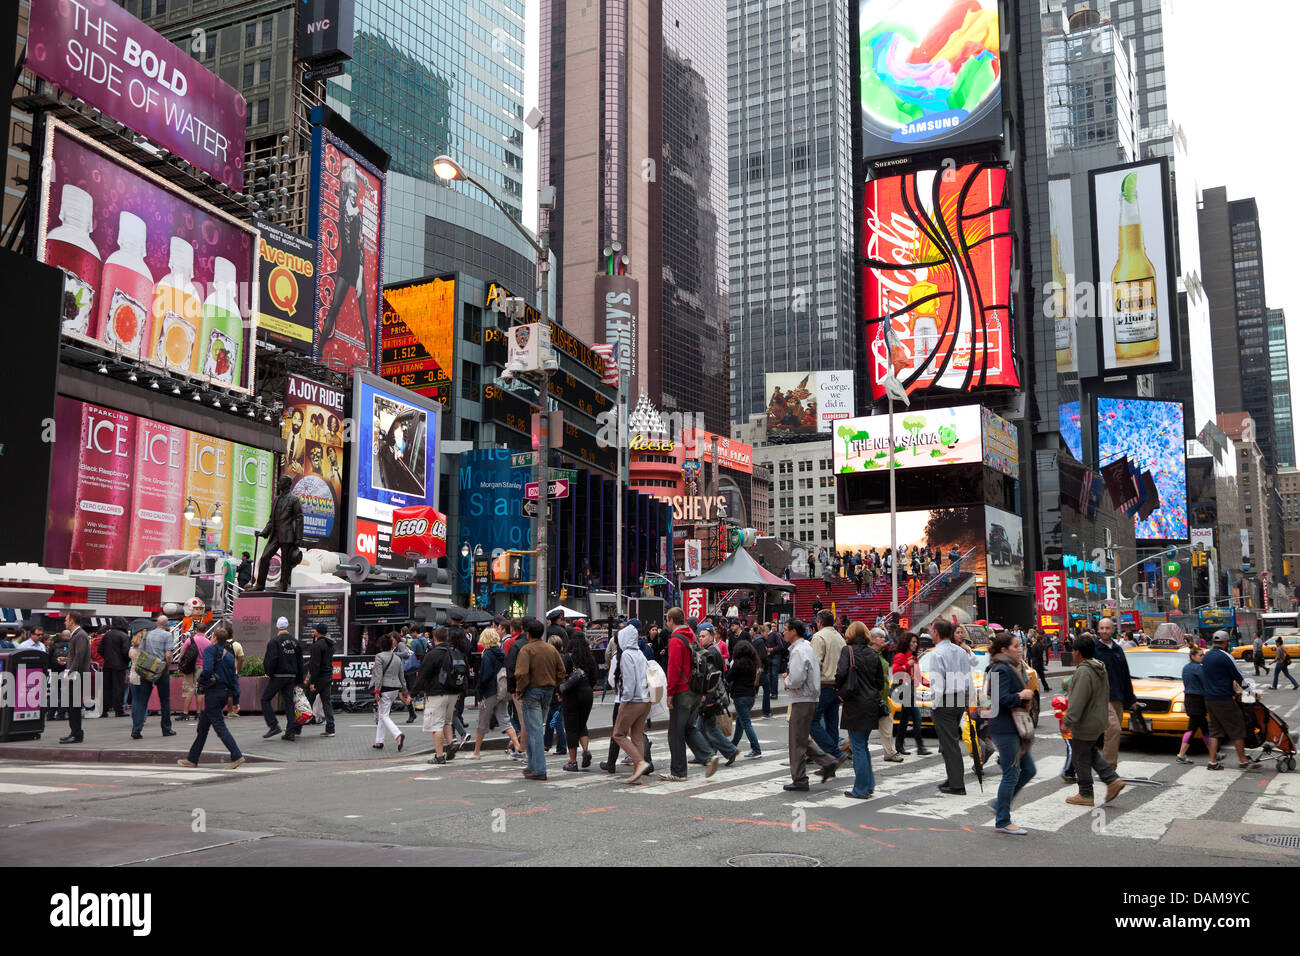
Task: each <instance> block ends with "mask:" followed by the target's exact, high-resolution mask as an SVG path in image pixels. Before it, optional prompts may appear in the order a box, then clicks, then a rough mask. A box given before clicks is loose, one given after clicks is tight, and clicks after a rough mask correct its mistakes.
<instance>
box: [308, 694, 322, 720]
mask: <svg viewBox="0 0 1300 956" xmlns="http://www.w3.org/2000/svg"><path fill="white" fill-rule="evenodd" d="M311 715H312V716H313V717H315V718H316V719H317V720H324V719H325V695H324V694H317V695H316V701H315V703H313V704H312V705H311Z"/></svg>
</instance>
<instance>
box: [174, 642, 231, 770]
mask: <svg viewBox="0 0 1300 956" xmlns="http://www.w3.org/2000/svg"><path fill="white" fill-rule="evenodd" d="M195 685H196V687H197V689H198V690H199V691H200V694H199V699H200V700H202V701H203V712H202V713H200V714H199V726H198V731H197V733H195V735H194V743H193V744H191V745H190V752H189V754H187V755H186V756H185V757H183V758H182V759H180V760H178V761H176V762H177V763H178V764H180V765H181V766H182V767H197V766H198V765H199V756H200V755H201V754H202V753H203V745H204V744H205V743H207V742H208V728H209V727H211V728H212V729H213V730H214V731H216V734H217V738H218V739H219V740H220V741H221V742H222V743H223V744H225V745H226V749H227V750H228V751H230V763H228V764H226V769H227V770H235V769H237V768H238V767H239V766H240V765H241V764H242V763H243V762H244V755H243V754H242V753H240V752H239V744H237V743H235V738H234V736H233V735H231V733H230V728H228V727H227V726H226V718H225V717H224V716H222V711H223V710H224V709H225V707H226V700H227V699H229V700H231V701H233V702H234V703H236V704H238V703H239V675H238V674H236V673H235V655H234V653H233V652H232V651H231V650H230V632H229V631H228V630H226V629H225V628H224V627H219V628H217V629H216V630H215V631H213V632H212V642H211V643H210V644H209V645H208V646H207V647H206V648H204V651H203V667H202V668H201V669H200V673H199V676H198V679H197V681H196V682H195Z"/></svg>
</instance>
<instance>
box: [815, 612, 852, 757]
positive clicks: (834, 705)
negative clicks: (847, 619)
mask: <svg viewBox="0 0 1300 956" xmlns="http://www.w3.org/2000/svg"><path fill="white" fill-rule="evenodd" d="M817 627H818V628H819V630H818V631H817V633H815V634H814V635H813V636H812V640H811V641H809V644H810V645H811V646H812V652H813V656H814V657H816V658H817V667H818V670H819V672H820V675H821V676H820V679H821V694H820V696H819V697H818V698H817V708H816V710H814V712H813V718H812V739H813V740H815V741H817V746H818V747H820V748H821V749H822V750H823V751H825V752H826V753H828V754H835V755H838V754H839V752H840V698H839V695H838V694H837V693H836V692H835V669H836V668H837V667H839V663H840V652H841V651H843V650H844V637H843V635H841V634H840V632H839V631H837V630H835V615H834V613H833V612H831V611H821V612H820V613H819V614H818V615H817Z"/></svg>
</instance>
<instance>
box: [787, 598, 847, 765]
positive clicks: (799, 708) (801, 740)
mask: <svg viewBox="0 0 1300 956" xmlns="http://www.w3.org/2000/svg"><path fill="white" fill-rule="evenodd" d="M806 633H807V628H806V627H805V626H804V623H803V621H797V620H791V621H788V622H786V625H785V642H786V644H788V645H789V647H790V664H789V667H788V668H787V670H786V675H785V688H786V690H787V691H789V693H790V710H789V719H790V738H789V746H790V782H789V783H787V784H786V785H785V786H784V787H783V788H782V789H785V790H793V791H804V790H807V789H808V758H809V757H812V759H813V761H814V762H815V763H816V764H817V765H818V766H819V767H821V770H820V771H819V772H820V774H821V778H822V782H823V783H824V782H826V781H827V780H830V779H831V777H833V776H835V768H836V767H837V766H839V761H838V760H836V759H835V758H834V757H832V756H831V755H830V754H828V753H826V751H824V750H822V749H821V747H819V746H818V745H817V742H816V741H815V740H813V739H812V733H811V731H812V722H813V714H814V713H815V712H816V710H817V701H818V700H819V699H820V698H821V692H822V681H821V667H820V666H818V663H817V655H816V654H814V653H813V649H812V645H810V644H809V643H808V641H807V639H806V638H805V635H806Z"/></svg>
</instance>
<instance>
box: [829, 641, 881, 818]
mask: <svg viewBox="0 0 1300 956" xmlns="http://www.w3.org/2000/svg"><path fill="white" fill-rule="evenodd" d="M844 641H845V643H844V649H843V650H842V651H840V660H839V665H838V666H837V667H836V669H835V690H836V693H838V694H839V695H840V703H841V704H842V705H843V709H842V710H841V711H840V726H841V727H843V728H844V729H845V730H847V731H848V732H849V746H850V747H851V748H852V750H853V789H852V790H845V791H844V796H846V797H853V798H855V799H857V800H866V799H867V798H869V797H870V796H871V795H872V794H873V793H875V791H876V775H875V773H874V772H873V770H872V768H871V752H870V751H869V750H868V749H867V740H868V739H869V738H870V737H871V729H872V728H873V727H875V726H876V724H877V723H878V722H879V720H880V708H881V700H880V689H881V686H882V684H883V683H884V679H885V672H884V670H882V669H881V666H880V658H879V657H877V656H876V652H875V651H874V650H872V649H871V645H870V644H869V643H868V642H867V626H866V625H865V624H863V623H862V622H861V621H854V622H853V623H852V624H850V625H849V628H848V631H847V632H845V634H844ZM850 675H852V676H850ZM850 683H851V684H852V688H851V689H850V688H849V686H848V685H849V684H850Z"/></svg>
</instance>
